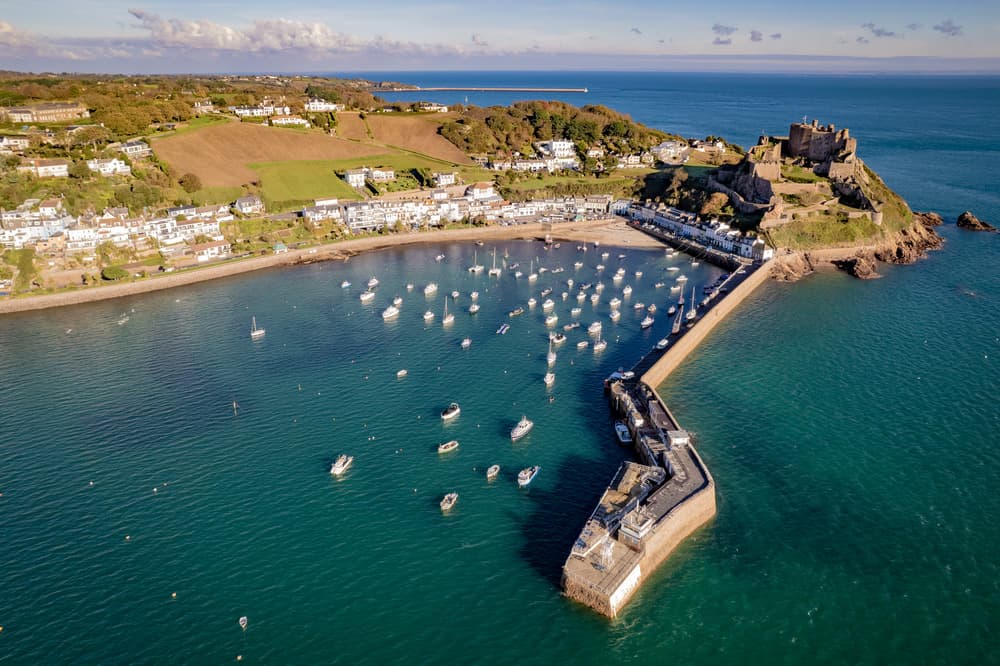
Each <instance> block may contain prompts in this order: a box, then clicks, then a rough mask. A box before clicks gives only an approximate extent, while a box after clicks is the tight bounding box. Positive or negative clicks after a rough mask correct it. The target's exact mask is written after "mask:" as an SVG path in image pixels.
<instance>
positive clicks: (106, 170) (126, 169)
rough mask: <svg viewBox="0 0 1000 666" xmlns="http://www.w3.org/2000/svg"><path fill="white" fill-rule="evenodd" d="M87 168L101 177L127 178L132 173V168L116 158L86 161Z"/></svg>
mask: <svg viewBox="0 0 1000 666" xmlns="http://www.w3.org/2000/svg"><path fill="white" fill-rule="evenodd" d="M87 167H88V168H89V169H90V170H91V171H96V172H97V173H99V174H101V175H102V176H128V175H130V174H131V173H132V167H130V166H129V165H127V164H125V162H123V161H122V160H120V159H118V158H117V157H112V158H110V159H106V160H100V159H93V160H87Z"/></svg>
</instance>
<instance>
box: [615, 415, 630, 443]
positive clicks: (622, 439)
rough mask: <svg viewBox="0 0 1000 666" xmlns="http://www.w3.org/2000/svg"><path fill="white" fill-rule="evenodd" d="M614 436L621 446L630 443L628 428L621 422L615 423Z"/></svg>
mask: <svg viewBox="0 0 1000 666" xmlns="http://www.w3.org/2000/svg"><path fill="white" fill-rule="evenodd" d="M615 436H616V437H617V438H618V443H619V444H621V445H622V446H628V445H629V444H631V443H632V433H631V432H629V430H628V426H626V425H625V424H624V423H622V422H621V421H615Z"/></svg>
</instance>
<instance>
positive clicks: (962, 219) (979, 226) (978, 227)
mask: <svg viewBox="0 0 1000 666" xmlns="http://www.w3.org/2000/svg"><path fill="white" fill-rule="evenodd" d="M956 224H957V225H958V227H959V228H961V229H968V230H969V231H996V230H997V229H996V227H994V226H993V225H992V224H990V223H989V222H983V221H982V220H980V219H979V218H978V217H976V216H975V215H973V214H972V211H971V210H967V211H965V212H964V213H962V214H961V215H959V216H958V222H957V223H956Z"/></svg>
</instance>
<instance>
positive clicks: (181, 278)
mask: <svg viewBox="0 0 1000 666" xmlns="http://www.w3.org/2000/svg"><path fill="white" fill-rule="evenodd" d="M546 235H549V236H551V237H552V239H553V240H554V241H579V242H585V243H593V242H599V243H601V244H602V245H610V246H613V247H633V248H643V249H646V248H658V247H661V245H660V244H659V243H657V242H655V241H652V242H651V239H649V237H647V236H646V235H645V234H642V233H641V232H637V231H635V230H633V229H631V228H628V227H627V226H626V224H625V222H624V221H623V220H621V219H618V218H605V219H601V220H588V221H585V222H557V223H553V224H546V223H540V222H533V223H530V224H518V225H511V226H506V227H504V226H489V227H472V228H468V229H442V230H435V231H424V232H416V233H406V234H394V235H390V236H370V237H366V238H354V239H347V240H341V241H337V242H334V243H326V244H324V245H318V246H314V247H309V248H304V249H299V250H289V251H288V252H285V253H282V254H269V255H265V256H261V257H252V258H246V259H238V260H232V261H229V262H224V263H219V264H213V265H210V266H205V267H201V268H195V269H189V270H186V271H182V272H179V273H166V274H161V275H156V276H153V277H148V278H144V279H141V280H138V281H135V282H126V283H122V284H109V285H101V286H98V287H81V288H79V289H77V290H74V291H65V292H58V293H54V294H39V295H35V296H21V297H7V298H4V299H0V315H3V314H12V313H16V312H28V311H31V310H44V309H48V308H57V307H66V306H71V305H79V304H82V303H93V302H96V301H104V300H110V299H114V298H124V297H127V296H135V295H139V294H145V293H149V292H153V291H160V290H163V289H173V288H175V287H183V286H187V285H191V284H197V283H199V282H207V281H210V280H218V279H221V278H225V277H230V276H233V275H240V274H242V273H250V272H254V271H259V270H266V269H268V268H280V267H287V266H296V265H300V264H310V263H314V262H318V261H336V260H346V259H349V258H350V257H352V256H355V255H357V254H361V253H362V252H374V251H378V250H385V249H389V248H393V247H398V246H407V245H421V244H430V243H454V242H465V241H474V240H484V241H487V240H498V241H501V240H503V241H506V240H522V239H523V240H535V239H539V240H541V239H544V238H545V236H546Z"/></svg>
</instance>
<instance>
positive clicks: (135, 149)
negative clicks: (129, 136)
mask: <svg viewBox="0 0 1000 666" xmlns="http://www.w3.org/2000/svg"><path fill="white" fill-rule="evenodd" d="M118 150H119V151H121V152H123V153H125V154H126V155H127V156H128V157H129V158H132V159H135V158H140V157H149V156H150V155H152V154H153V149H152V148H150V147H149V144H148V143H146V142H145V141H126V142H125V143H123V144H122V145H121V146H120V147H119V148H118Z"/></svg>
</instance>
